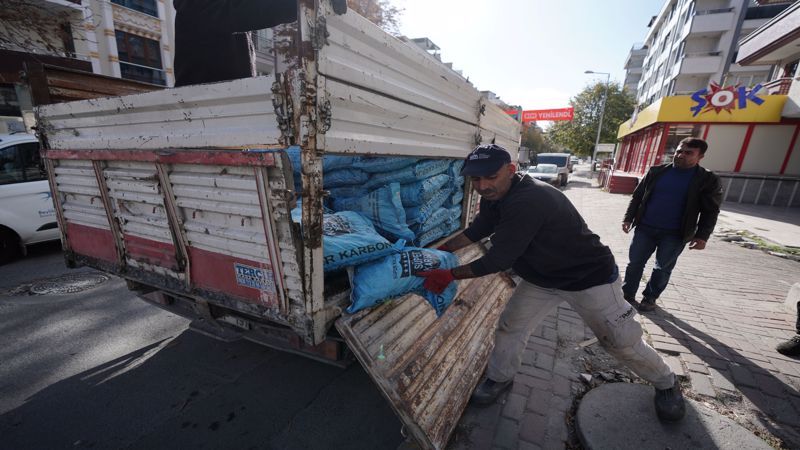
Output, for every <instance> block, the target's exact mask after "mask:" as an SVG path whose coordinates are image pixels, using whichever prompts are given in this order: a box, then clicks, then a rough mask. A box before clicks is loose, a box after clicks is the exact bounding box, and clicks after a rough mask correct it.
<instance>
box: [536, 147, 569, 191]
mask: <svg viewBox="0 0 800 450" xmlns="http://www.w3.org/2000/svg"><path fill="white" fill-rule="evenodd" d="M570 157H572V154H571V153H539V154H537V155H536V164H555V165H556V166H558V179H559V185H560V186H561V187H564V186H566V185H567V183H568V182H569V174H570V173H571V172H572V162H571V161H570Z"/></svg>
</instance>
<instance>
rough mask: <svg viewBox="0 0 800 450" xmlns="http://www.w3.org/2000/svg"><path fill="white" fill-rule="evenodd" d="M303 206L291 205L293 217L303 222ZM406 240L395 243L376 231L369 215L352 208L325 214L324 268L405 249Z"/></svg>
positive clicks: (333, 267) (352, 264) (336, 267)
mask: <svg viewBox="0 0 800 450" xmlns="http://www.w3.org/2000/svg"><path fill="white" fill-rule="evenodd" d="M300 215H301V211H300V207H296V208H294V209H292V220H293V221H294V222H296V223H300ZM404 245H405V241H403V240H400V241H398V242H397V243H396V244H395V245H392V244H391V243H390V242H389V241H387V240H386V238H384V237H383V236H381V235H380V234H378V233H377V232H376V231H375V228H373V227H372V222H370V221H369V220H368V219H367V218H366V217H364V216H362V215H361V214H359V213H357V212H353V211H342V212H337V213H330V214H327V213H326V214H323V215H322V254H323V258H324V259H323V263H322V266H323V267H322V268H323V271H324V272H330V271H332V270H337V269H341V268H343V267H348V266H355V265H357V264H362V263H365V262H367V261H372V260H373V259H377V258H381V257H384V256H386V255H388V254H391V253H395V252H397V251H398V250H400V249H402V248H403V246H404Z"/></svg>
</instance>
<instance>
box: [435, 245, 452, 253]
mask: <svg viewBox="0 0 800 450" xmlns="http://www.w3.org/2000/svg"><path fill="white" fill-rule="evenodd" d="M436 250H441V251H443V252H449V251H450V250H448V249H447V244H442V245H440V246H438V247H436Z"/></svg>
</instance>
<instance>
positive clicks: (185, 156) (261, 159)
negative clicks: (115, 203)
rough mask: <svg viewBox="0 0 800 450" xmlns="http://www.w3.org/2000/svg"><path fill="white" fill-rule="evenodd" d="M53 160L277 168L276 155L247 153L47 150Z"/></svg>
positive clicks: (222, 151) (176, 150) (262, 152)
mask: <svg viewBox="0 0 800 450" xmlns="http://www.w3.org/2000/svg"><path fill="white" fill-rule="evenodd" d="M45 155H46V156H47V157H48V158H50V159H77V160H92V161H139V162H157V163H164V164H209V165H223V166H267V167H272V166H274V165H275V155H274V153H272V152H269V151H246V150H224V149H218V150H186V149H180V150H178V149H175V150H47V151H46V153H45Z"/></svg>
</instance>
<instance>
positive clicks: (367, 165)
mask: <svg viewBox="0 0 800 450" xmlns="http://www.w3.org/2000/svg"><path fill="white" fill-rule="evenodd" d="M417 161H419V159H418V158H409V157H405V156H362V157H359V158H356V159H355V160H354V161H353V167H355V168H356V169H361V170H363V171H364V172H369V173H378V172H391V171H394V170H400V169H402V168H404V167H408V166H410V165H412V164H414V163H416V162H417Z"/></svg>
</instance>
